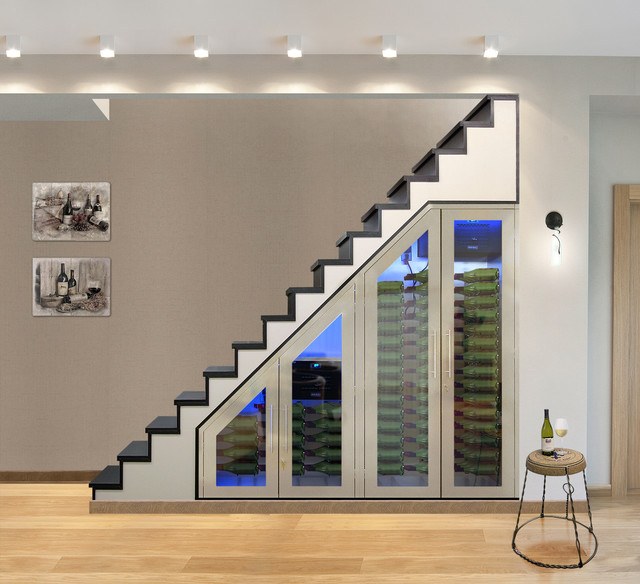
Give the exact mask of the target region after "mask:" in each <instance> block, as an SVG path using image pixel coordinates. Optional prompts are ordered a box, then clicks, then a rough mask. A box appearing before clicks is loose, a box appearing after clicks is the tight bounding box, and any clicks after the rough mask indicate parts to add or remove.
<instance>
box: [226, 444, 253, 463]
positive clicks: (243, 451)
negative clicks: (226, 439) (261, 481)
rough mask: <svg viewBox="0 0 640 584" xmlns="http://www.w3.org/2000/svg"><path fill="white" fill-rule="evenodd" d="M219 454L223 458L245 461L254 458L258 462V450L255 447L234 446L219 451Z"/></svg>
mask: <svg viewBox="0 0 640 584" xmlns="http://www.w3.org/2000/svg"><path fill="white" fill-rule="evenodd" d="M218 454H220V455H222V456H228V457H229V458H236V459H240V458H241V459H243V460H246V459H247V458H253V459H255V460H258V449H257V448H256V447H255V446H254V447H246V446H237V445H236V446H232V447H231V448H225V449H224V450H218Z"/></svg>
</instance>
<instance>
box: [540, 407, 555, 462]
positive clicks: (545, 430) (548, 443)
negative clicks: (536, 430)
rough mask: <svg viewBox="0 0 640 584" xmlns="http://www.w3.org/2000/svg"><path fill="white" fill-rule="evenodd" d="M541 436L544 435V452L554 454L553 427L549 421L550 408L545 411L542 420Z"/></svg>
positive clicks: (546, 454) (549, 454)
mask: <svg viewBox="0 0 640 584" xmlns="http://www.w3.org/2000/svg"><path fill="white" fill-rule="evenodd" d="M540 436H541V437H542V448H541V450H542V454H544V455H545V456H553V452H554V450H553V427H552V426H551V422H550V421H549V410H545V411H544V421H543V422H542V430H540Z"/></svg>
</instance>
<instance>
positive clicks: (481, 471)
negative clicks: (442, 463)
mask: <svg viewBox="0 0 640 584" xmlns="http://www.w3.org/2000/svg"><path fill="white" fill-rule="evenodd" d="M461 466H462V470H464V472H465V473H467V474H474V475H478V476H479V475H485V476H486V475H499V474H500V469H499V468H498V466H497V465H496V463H492V462H463V463H462V465H461Z"/></svg>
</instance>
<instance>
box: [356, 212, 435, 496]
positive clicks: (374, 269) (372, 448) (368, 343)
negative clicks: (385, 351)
mask: <svg viewBox="0 0 640 584" xmlns="http://www.w3.org/2000/svg"><path fill="white" fill-rule="evenodd" d="M425 232H428V233H429V235H428V242H429V243H428V245H429V250H428V262H429V263H428V266H429V272H428V274H429V275H428V293H429V298H435V299H436V300H437V301H436V302H433V303H431V302H429V305H428V319H429V331H428V336H429V340H428V343H429V350H428V372H429V377H428V379H429V381H428V430H427V431H428V483H427V485H422V486H406V484H405V485H401V486H381V485H379V480H378V386H379V384H378V313H377V311H378V285H377V281H378V278H379V277H380V275H381V274H382V273H383V272H384V271H385V270H387V268H388V267H389V266H390V265H391V264H392V263H393V262H394V261H396V260H397V258H399V257H400V256H401V254H402V253H403V252H404V251H405V250H406V249H407V248H408V247H409V246H411V245H412V244H413V243H414V242H416V241H417V240H418V238H420V237H421V236H422V235H423V234H424V233H425ZM363 280H364V285H363V286H361V287H360V288H361V290H359V294H358V303H359V305H361V304H364V311H363V312H364V322H363V324H362V327H363V329H364V332H361V331H360V334H359V337H358V338H363V339H364V366H363V368H362V369H361V370H360V371H361V374H360V378H359V379H358V380H357V384H356V385H357V386H358V387H363V388H364V391H363V394H364V417H365V421H364V426H365V436H364V444H365V456H364V458H365V467H366V468H365V481H364V494H365V496H366V497H380V498H412V497H413V498H425V497H432V498H435V497H439V496H440V379H441V371H442V369H441V367H440V363H439V358H438V355H439V354H440V304H439V296H440V211H439V210H438V209H432V210H429V209H426V210H425V211H423V213H421V214H420V215H419V216H418V217H417V218H416V219H415V220H414V221H413V222H412V225H411V226H410V227H408V228H406V230H405V231H404V233H403V234H402V235H401V236H400V237H399V238H398V239H397V240H395V241H394V242H393V243H392V245H390V246H389V248H388V249H387V250H386V251H385V252H384V253H383V254H381V255H380V257H379V258H378V259H376V261H375V262H374V263H373V264H372V265H371V266H370V267H369V268H368V269H367V270H366V271H365V273H364V276H363ZM358 353H359V355H360V356H361V357H362V346H360V345H359V346H358Z"/></svg>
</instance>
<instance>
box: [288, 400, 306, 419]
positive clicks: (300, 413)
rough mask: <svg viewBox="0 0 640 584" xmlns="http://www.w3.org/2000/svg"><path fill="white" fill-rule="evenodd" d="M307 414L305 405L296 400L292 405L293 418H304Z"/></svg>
mask: <svg viewBox="0 0 640 584" xmlns="http://www.w3.org/2000/svg"><path fill="white" fill-rule="evenodd" d="M304 414H305V407H304V406H303V405H302V403H300V402H296V403H294V404H293V405H292V406H291V418H292V419H293V420H302V419H303V418H304Z"/></svg>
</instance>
